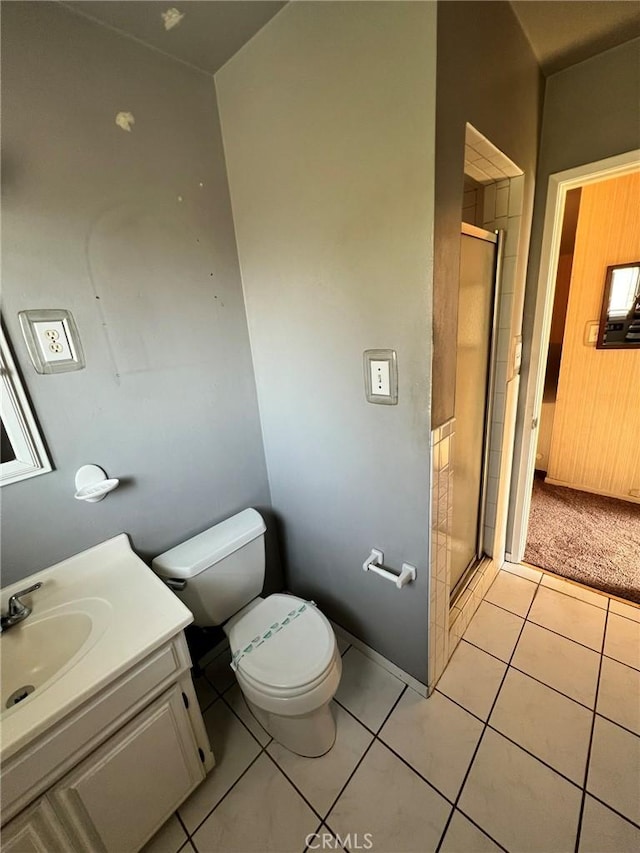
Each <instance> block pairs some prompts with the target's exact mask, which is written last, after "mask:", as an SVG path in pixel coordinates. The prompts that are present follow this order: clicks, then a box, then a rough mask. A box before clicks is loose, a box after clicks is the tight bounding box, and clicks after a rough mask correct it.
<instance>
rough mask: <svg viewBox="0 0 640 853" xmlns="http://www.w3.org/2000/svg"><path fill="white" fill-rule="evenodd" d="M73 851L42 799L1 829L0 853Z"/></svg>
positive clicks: (59, 852)
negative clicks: (0, 851)
mask: <svg viewBox="0 0 640 853" xmlns="http://www.w3.org/2000/svg"><path fill="white" fill-rule="evenodd" d="M70 850H73V847H72V845H71V842H70V840H69V838H68V837H67V835H66V834H65V832H64V830H63V828H62V826H61V824H60V821H59V820H58V819H57V818H56V816H55V813H54V811H53V809H52V808H51V806H50V804H49V803H48V802H47V799H46V797H42V798H41V799H40V800H38V801H37V802H36V803H35V804H34V805H33V806H31V807H30V808H28V809H25V810H24V811H23V812H22V813H21V814H20V815H18V817H16V818H14V820H12V821H11V823H8V824H7V825H6V826H3V827H2V853H69V851H70Z"/></svg>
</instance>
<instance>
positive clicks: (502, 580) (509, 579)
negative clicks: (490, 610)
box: [485, 572, 538, 616]
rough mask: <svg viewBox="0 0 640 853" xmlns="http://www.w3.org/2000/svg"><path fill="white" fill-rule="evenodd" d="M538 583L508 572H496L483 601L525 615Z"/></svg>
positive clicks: (518, 614)
mask: <svg viewBox="0 0 640 853" xmlns="http://www.w3.org/2000/svg"><path fill="white" fill-rule="evenodd" d="M537 589H538V585H537V584H536V583H533V582H532V581H529V580H525V578H519V577H518V576H517V575H512V574H510V573H509V572H498V576H497V577H496V579H495V580H494V582H493V583H492V584H491V586H490V588H489V591H488V592H487V594H486V595H485V601H490V602H491V603H492V604H497V605H498V606H499V607H504V609H505V610H510V611H511V613H515V614H516V615H517V616H526V615H527V612H528V610H529V607H530V606H531V602H532V601H533V597H534V595H535V594H536V590H537Z"/></svg>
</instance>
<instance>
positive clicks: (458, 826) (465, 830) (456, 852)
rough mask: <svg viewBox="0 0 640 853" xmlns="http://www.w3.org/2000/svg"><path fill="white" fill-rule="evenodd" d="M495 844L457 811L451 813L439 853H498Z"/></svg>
mask: <svg viewBox="0 0 640 853" xmlns="http://www.w3.org/2000/svg"><path fill="white" fill-rule="evenodd" d="M499 850H500V848H499V847H498V845H497V844H494V843H493V841H492V840H491V839H490V838H489V837H488V836H487V835H485V834H484V832H480V830H479V829H478V827H477V826H474V825H473V824H472V823H471V821H470V820H467V818H466V817H465V816H464V815H463V814H462V813H461V812H459V811H457V810H456V811H455V812H454V813H453V817H452V818H451V823H450V824H449V828H448V829H447V834H446V835H445V837H444V841H443V842H442V847H441V848H440V853H499Z"/></svg>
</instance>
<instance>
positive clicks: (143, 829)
mask: <svg viewBox="0 0 640 853" xmlns="http://www.w3.org/2000/svg"><path fill="white" fill-rule="evenodd" d="M204 775H205V773H204V767H203V764H202V760H201V758H200V755H199V754H198V746H197V744H196V741H195V738H194V735H193V730H192V728H191V723H190V720H189V715H188V713H187V711H186V708H185V705H184V702H183V694H182V691H181V690H180V687H179V686H178V685H174V686H173V687H172V688H171V689H170V690H168V691H167V692H166V693H164V694H163V695H162V696H161V697H160V698H159V699H157V700H156V701H155V702H153V703H152V704H151V705H149V706H148V707H147V708H145V709H144V711H142V712H141V713H140V714H138V716H137V717H135V718H134V719H133V720H131V721H130V722H129V723H127V725H126V726H124V727H123V728H122V729H120V731H119V732H117V734H115V735H113V736H112V737H111V738H109V740H108V742H107V743H105V744H103V745H102V746H101V747H100V748H99V749H98V750H96V751H95V752H93V753H92V754H91V755H90V756H89V757H88V758H86V759H85V760H84V761H83V762H82V763H81V764H79V765H78V767H76V768H75V769H74V770H72V771H71V773H69V774H68V775H67V776H65V777H64V779H62V781H61V782H59V783H58V785H56V787H55V788H53V790H51V791H50V792H49V795H48V796H49V798H50V799H51V802H52V804H53V805H54V807H55V810H56V812H57V814H58V815H59V816H60V818H61V820H62V821H63V822H64V824H65V826H66V829H67V831H68V833H69V835H70V836H71V837H72V839H73V842H74V849H76V848H77V849H78V850H82V851H91V853H105V851H106V853H135V851H137V850H139V849H140V848H141V847H142V846H143V844H144V843H145V842H146V841H147V840H148V839H149V838H150V837H151V836H152V835H153V834H154V833H155V831H156V830H157V829H159V828H160V826H162V824H163V823H164V822H165V821H166V819H167V815H170V814H171V813H172V812H173V811H174V810H175V809H176V808H177V807H178V806H179V805H180V803H182V801H183V800H184V799H185V798H186V797H187V796H188V794H190V793H191V791H192V790H193V789H194V788H195V787H196V785H198V784H199V783H200V782H201V781H202V779H203V778H204Z"/></svg>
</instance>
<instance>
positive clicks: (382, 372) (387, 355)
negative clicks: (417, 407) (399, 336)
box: [364, 349, 398, 406]
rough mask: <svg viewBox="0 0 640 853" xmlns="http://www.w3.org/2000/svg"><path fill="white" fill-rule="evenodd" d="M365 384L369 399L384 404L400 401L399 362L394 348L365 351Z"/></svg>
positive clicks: (389, 404) (391, 404)
mask: <svg viewBox="0 0 640 853" xmlns="http://www.w3.org/2000/svg"><path fill="white" fill-rule="evenodd" d="M364 385H365V393H366V396H367V400H368V401H369V402H370V403H381V404H382V405H383V406H395V405H396V404H397V402H398V362H397V358H396V352H395V350H392V349H368V350H365V351H364Z"/></svg>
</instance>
